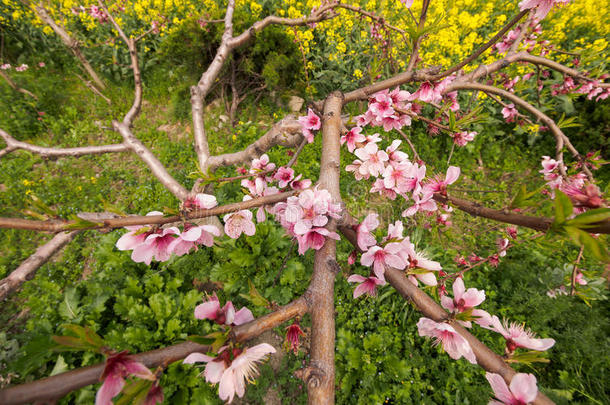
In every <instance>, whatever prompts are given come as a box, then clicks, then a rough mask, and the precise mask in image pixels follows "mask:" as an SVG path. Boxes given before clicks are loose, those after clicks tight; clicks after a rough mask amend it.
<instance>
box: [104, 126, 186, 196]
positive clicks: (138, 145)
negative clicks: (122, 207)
mask: <svg viewBox="0 0 610 405" xmlns="http://www.w3.org/2000/svg"><path fill="white" fill-rule="evenodd" d="M112 127H113V128H114V129H115V130H116V131H117V132H119V133H120V134H121V135H122V136H123V139H124V141H125V144H126V145H127V146H129V148H130V149H131V150H133V151H134V152H135V153H136V154H137V155H138V156H139V157H140V158H141V159H142V160H143V161H144V163H146V164H147V165H148V167H149V168H150V170H151V171H152V173H153V174H154V175H155V177H156V178H157V179H158V180H159V181H160V182H161V183H162V184H163V185H164V186H165V188H167V189H168V190H169V191H170V192H171V193H172V194H173V195H175V196H176V198H178V199H179V200H180V201H184V200H186V199H187V197H188V195H189V193H188V191H187V190H186V189H185V188H184V187H183V186H182V185H181V184H180V183H178V182H177V181H176V179H174V178H173V177H172V175H171V174H169V172H168V171H167V169H166V168H165V167H164V166H163V164H162V163H161V162H160V161H159V159H157V157H156V156H155V155H154V154H153V153H152V152H151V151H150V150H149V149H148V148H147V147H146V146H144V144H143V143H142V142H140V140H139V139H138V138H136V137H135V136H134V135H133V133H132V132H131V130H130V129H129V126H128V124H126V123H125V122H118V121H116V120H114V121H112Z"/></svg>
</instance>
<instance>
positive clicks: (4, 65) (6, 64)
mask: <svg viewBox="0 0 610 405" xmlns="http://www.w3.org/2000/svg"><path fill="white" fill-rule="evenodd" d="M10 68H11V64H10V63H4V64H2V65H0V70H9V69H10Z"/></svg>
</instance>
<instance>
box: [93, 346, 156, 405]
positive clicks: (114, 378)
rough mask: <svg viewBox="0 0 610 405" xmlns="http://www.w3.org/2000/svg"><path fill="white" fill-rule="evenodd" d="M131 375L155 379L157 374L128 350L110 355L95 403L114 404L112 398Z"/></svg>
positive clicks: (98, 404)
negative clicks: (135, 358) (136, 359)
mask: <svg viewBox="0 0 610 405" xmlns="http://www.w3.org/2000/svg"><path fill="white" fill-rule="evenodd" d="M130 375H132V376H135V377H138V378H142V379H145V380H151V381H154V380H155V375H154V374H153V373H152V372H151V371H150V370H149V369H148V368H147V367H146V366H145V365H144V364H142V363H140V362H138V361H135V360H133V359H132V357H131V356H129V355H128V354H127V351H122V352H120V353H116V354H112V355H110V356H108V358H106V364H105V366H104V371H103V372H102V376H101V377H100V380H101V381H103V384H102V386H101V387H100V389H99V390H98V391H97V394H96V395H95V405H112V398H114V397H116V396H117V395H119V393H120V392H121V390H122V389H123V387H124V386H125V378H127V377H129V376H130Z"/></svg>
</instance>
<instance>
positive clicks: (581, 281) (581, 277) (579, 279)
mask: <svg viewBox="0 0 610 405" xmlns="http://www.w3.org/2000/svg"><path fill="white" fill-rule="evenodd" d="M574 282H576V283H578V284H580V285H587V284H588V283H587V280H585V277H584V275H583V274H582V272H581V271H576V276H575V277H574Z"/></svg>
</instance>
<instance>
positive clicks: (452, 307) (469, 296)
mask: <svg viewBox="0 0 610 405" xmlns="http://www.w3.org/2000/svg"><path fill="white" fill-rule="evenodd" d="M483 301H485V291H483V290H477V289H476V288H469V289H468V290H466V287H464V281H463V280H462V278H461V277H458V278H457V279H456V280H455V281H454V282H453V299H451V298H449V297H448V296H446V295H444V296H442V297H441V305H442V306H443V307H444V308H445V309H446V310H448V311H449V312H453V313H455V314H458V313H462V312H467V311H471V315H472V316H474V317H477V318H482V319H476V320H475V322H476V323H479V322H482V323H483V324H488V323H489V322H490V321H489V319H490V318H491V316H490V315H489V314H488V313H487V312H486V311H483V310H480V309H474V307H476V306H477V305H479V304H481V303H482V302H483ZM458 322H459V323H461V324H462V325H463V326H465V327H467V328H470V327H471V326H472V324H471V322H470V321H462V320H460V321H458Z"/></svg>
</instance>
